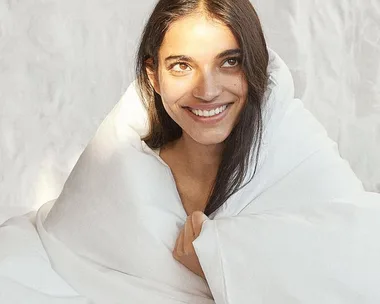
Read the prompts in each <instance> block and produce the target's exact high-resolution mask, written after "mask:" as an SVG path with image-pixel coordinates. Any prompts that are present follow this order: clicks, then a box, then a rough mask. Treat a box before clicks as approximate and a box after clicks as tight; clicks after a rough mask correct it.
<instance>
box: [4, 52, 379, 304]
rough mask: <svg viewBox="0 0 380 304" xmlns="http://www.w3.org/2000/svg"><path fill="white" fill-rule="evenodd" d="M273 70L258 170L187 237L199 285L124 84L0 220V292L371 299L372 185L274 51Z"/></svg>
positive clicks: (193, 299) (181, 216) (166, 179)
mask: <svg viewBox="0 0 380 304" xmlns="http://www.w3.org/2000/svg"><path fill="white" fill-rule="evenodd" d="M269 72H270V76H271V77H270V86H269V88H268V91H267V95H266V98H267V101H266V107H265V109H264V113H263V114H264V138H263V150H262V153H261V154H260V155H261V156H260V158H259V166H258V171H257V175H256V176H255V178H254V179H253V180H252V181H251V182H250V183H249V184H248V185H247V186H246V187H245V188H243V189H242V190H240V191H239V192H237V193H236V194H235V195H233V196H232V197H230V199H229V200H228V201H227V202H226V204H225V205H223V207H222V208H220V209H219V210H217V211H216V212H215V213H213V214H212V215H211V216H210V219H209V220H206V222H205V223H204V224H203V228H202V232H201V234H200V236H199V237H198V238H197V239H196V240H195V241H194V243H193V244H194V247H195V250H196V252H197V255H198V257H199V260H200V263H201V265H202V268H203V271H204V273H205V275H206V278H207V284H206V282H205V281H204V280H203V279H201V278H200V277H198V276H196V275H195V274H193V273H192V272H190V271H189V270H188V269H187V268H186V267H184V266H183V265H181V264H180V263H178V262H177V261H176V260H174V258H173V257H172V250H173V248H174V244H175V240H176V238H177V236H178V234H179V231H180V229H181V228H182V226H183V224H184V223H185V221H186V212H185V210H184V209H183V206H182V204H181V202H180V200H179V195H178V192H177V190H176V187H175V183H174V179H173V176H172V175H171V172H170V169H169V167H168V166H167V165H166V164H165V163H164V162H163V161H162V159H161V158H160V157H159V156H158V155H157V154H156V153H155V152H154V151H152V150H151V149H150V148H149V147H148V146H146V145H145V144H144V143H143V142H141V140H140V135H141V134H142V133H144V132H146V127H147V125H146V113H145V112H144V111H143V107H142V106H141V103H139V100H138V99H136V98H135V97H136V92H135V88H134V86H131V87H130V89H129V90H128V92H127V93H126V94H125V96H124V98H123V99H122V100H121V101H120V102H119V103H118V105H117V106H116V107H115V108H114V109H113V111H112V112H111V113H110V114H109V115H108V116H107V118H106V119H105V120H104V122H103V123H102V125H101V126H100V128H99V129H98V131H97V133H96V135H95V137H94V138H93V139H92V140H91V142H90V143H89V145H88V146H87V147H86V149H85V151H84V152H83V154H82V155H81V157H80V159H79V160H78V162H77V164H76V166H75V168H74V170H73V171H72V173H71V174H70V177H69V179H68V180H67V182H66V183H65V187H64V189H63V191H62V193H61V194H60V196H59V197H58V198H57V200H55V201H51V202H49V203H46V204H45V205H43V206H42V207H41V208H40V209H39V211H38V213H37V215H35V213H31V214H29V215H28V216H26V217H20V218H14V219H12V220H10V221H8V222H7V223H6V224H5V226H2V227H1V228H0V244H1V245H2V247H1V249H0V303H25V301H26V299H27V301H28V304H40V303H43V301H46V303H52V304H55V303H96V304H97V303H110V304H113V303H152V302H153V303H157V304H161V303H162V304H164V303H165V304H168V303H173V304H179V303H197V304H203V303H205V304H212V303H216V304H234V303H239V304H244V303H247V304H248V303H266V304H274V303H283V304H294V303H308V304H314V303H315V304H317V303H318V304H319V303H331V304H375V303H379V302H380V289H379V288H378V282H379V281H380V259H379V258H378V257H379V256H380V240H379V238H378V231H379V230H380V221H379V218H380V195H379V194H376V193H369V192H365V191H364V189H363V186H362V183H361V182H360V180H359V179H358V178H357V177H356V176H355V174H354V173H353V172H352V170H351V168H350V166H349V165H348V163H347V162H346V161H344V160H343V159H341V158H340V156H339V153H338V151H337V147H336V144H335V143H334V142H332V141H331V140H330V139H329V138H328V137H327V134H326V132H325V130H324V128H323V127H322V126H321V125H320V124H319V123H318V122H317V121H316V120H315V119H314V117H313V116H312V115H311V113H310V112H308V111H307V110H306V109H305V108H304V107H303V104H302V102H301V101H300V100H297V99H294V90H293V83H292V79H291V76H290V73H289V71H288V69H287V67H286V66H285V64H284V63H283V62H282V60H281V59H280V58H279V57H278V56H277V55H276V54H275V53H274V52H272V51H271V63H270V66H269ZM131 107H134V109H135V111H134V112H133V113H134V115H131V111H130V109H131ZM250 171H251V172H252V169H251V170H250ZM247 178H248V177H247ZM34 223H35V224H34ZM70 301H71V302H70Z"/></svg>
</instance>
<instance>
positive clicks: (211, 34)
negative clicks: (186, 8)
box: [160, 15, 239, 59]
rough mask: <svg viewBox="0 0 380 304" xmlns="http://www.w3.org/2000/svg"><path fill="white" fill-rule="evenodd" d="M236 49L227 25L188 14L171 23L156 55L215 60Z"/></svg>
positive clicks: (235, 42) (235, 43)
mask: <svg viewBox="0 0 380 304" xmlns="http://www.w3.org/2000/svg"><path fill="white" fill-rule="evenodd" d="M237 48H239V44H238V42H237V40H236V38H235V36H234V35H233V33H232V32H231V30H230V29H229V27H228V26H226V25H225V24H223V23H221V22H220V21H217V20H212V19H210V18H207V17H204V16H202V15H191V16H188V17H184V18H181V19H179V20H177V21H175V22H173V23H172V24H171V26H170V27H169V29H168V31H167V32H166V34H165V37H164V40H163V43H162V45H161V49H160V56H161V57H165V58H166V57H168V56H176V55H185V56H189V57H192V58H195V59H196V58H198V57H199V58H216V56H217V55H219V54H220V53H222V52H224V51H226V50H230V49H237Z"/></svg>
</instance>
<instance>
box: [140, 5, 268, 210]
mask: <svg viewBox="0 0 380 304" xmlns="http://www.w3.org/2000/svg"><path fill="white" fill-rule="evenodd" d="M267 67H268V52H267V48H266V43H265V40H264V36H263V33H262V29H261V25H260V21H259V19H258V17H257V14H256V12H255V10H254V8H253V7H252V5H251V4H250V3H249V1H244V0H238V1H234V3H233V4H232V3H231V2H229V1H194V0H193V1H165V0H163V1H159V3H158V4H157V6H156V8H155V10H154V11H153V13H152V15H151V17H150V19H149V21H148V23H147V25H146V28H145V30H144V34H143V36H142V41H141V44H140V48H139V52H138V64H137V79H138V83H139V87H140V88H141V96H142V97H143V98H144V100H145V102H146V105H147V108H148V112H149V121H150V127H151V128H150V132H149V134H148V135H147V136H146V137H145V138H144V139H143V140H144V141H145V142H146V143H147V144H148V146H150V147H151V148H152V149H160V156H161V158H162V159H163V160H164V161H165V162H166V163H168V165H169V166H170V167H171V170H172V172H173V175H174V178H175V179H176V184H177V188H178V190H179V193H180V195H181V200H182V203H183V205H184V207H185V209H186V210H187V213H188V214H191V213H192V211H195V210H200V211H204V212H205V214H206V215H210V214H212V213H213V212H214V211H216V210H217V209H218V208H220V206H222V205H223V203H224V202H226V201H227V199H228V198H229V197H230V196H231V195H233V194H234V193H235V192H236V191H238V190H239V189H240V188H241V186H242V182H243V180H244V178H245V176H246V173H247V172H246V171H247V164H248V162H249V161H250V159H252V158H253V157H255V156H256V159H257V154H258V153H259V146H260V139H261V135H262V134H261V132H262V119H261V107H262V100H263V94H264V91H265V88H266V84H267V77H268V76H267V72H266V71H267ZM247 130H250V131H248V132H247ZM255 152H256V155H255ZM252 177H253V176H251V178H252ZM189 189H193V191H191V192H190V193H189V191H188V190H189ZM194 193H197V195H195V194H194Z"/></svg>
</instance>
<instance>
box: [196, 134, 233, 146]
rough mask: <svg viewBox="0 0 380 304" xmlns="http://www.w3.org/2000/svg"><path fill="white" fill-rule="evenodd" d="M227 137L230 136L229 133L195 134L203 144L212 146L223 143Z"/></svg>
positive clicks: (197, 139) (197, 140)
mask: <svg viewBox="0 0 380 304" xmlns="http://www.w3.org/2000/svg"><path fill="white" fill-rule="evenodd" d="M227 137H228V134H218V135H215V134H210V135H206V134H205V135H203V136H194V137H193V139H194V140H195V141H196V142H197V143H199V144H201V145H205V146H210V145H218V144H221V143H223V142H224V141H225V140H226V138H227Z"/></svg>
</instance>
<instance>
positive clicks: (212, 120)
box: [185, 104, 231, 124]
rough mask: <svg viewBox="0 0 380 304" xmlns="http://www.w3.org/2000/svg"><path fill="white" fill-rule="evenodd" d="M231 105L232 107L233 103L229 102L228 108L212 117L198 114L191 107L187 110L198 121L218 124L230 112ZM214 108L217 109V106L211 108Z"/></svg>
mask: <svg viewBox="0 0 380 304" xmlns="http://www.w3.org/2000/svg"><path fill="white" fill-rule="evenodd" d="M224 105H226V104H224ZM230 107H231V104H227V108H226V109H225V110H224V111H223V112H221V113H219V114H216V115H214V116H211V117H210V116H208V117H206V116H198V115H196V114H194V113H193V112H192V111H191V109H190V108H189V107H186V108H185V110H186V112H187V113H188V114H189V115H190V117H191V118H192V119H193V120H194V121H196V122H200V123H203V124H216V123H218V122H220V121H221V120H223V119H224V118H225V117H226V115H227V114H228V112H229V110H230ZM217 108H218V107H217ZM213 109H216V108H211V109H210V110H213Z"/></svg>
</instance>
